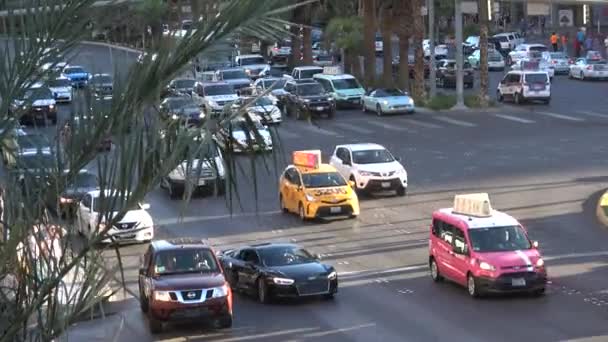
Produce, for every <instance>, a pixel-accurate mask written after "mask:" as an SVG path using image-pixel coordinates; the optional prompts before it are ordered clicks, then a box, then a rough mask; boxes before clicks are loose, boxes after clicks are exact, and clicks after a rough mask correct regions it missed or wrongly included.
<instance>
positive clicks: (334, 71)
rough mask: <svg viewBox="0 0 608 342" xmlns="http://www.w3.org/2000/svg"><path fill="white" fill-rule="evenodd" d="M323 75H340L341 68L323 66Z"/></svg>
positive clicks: (337, 66)
mask: <svg viewBox="0 0 608 342" xmlns="http://www.w3.org/2000/svg"><path fill="white" fill-rule="evenodd" d="M323 73H324V74H326V75H341V74H342V68H340V66H339V65H332V66H325V67H323Z"/></svg>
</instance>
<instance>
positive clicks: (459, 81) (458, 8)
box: [454, 0, 465, 109]
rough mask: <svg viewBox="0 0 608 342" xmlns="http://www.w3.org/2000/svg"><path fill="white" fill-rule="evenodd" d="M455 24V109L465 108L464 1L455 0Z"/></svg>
mask: <svg viewBox="0 0 608 342" xmlns="http://www.w3.org/2000/svg"><path fill="white" fill-rule="evenodd" d="M454 12H455V13H454V14H455V24H456V106H455V107H454V108H455V109H462V108H465V106H464V89H463V80H464V71H463V69H462V68H463V64H464V61H463V55H462V54H463V51H462V0H455V4H454Z"/></svg>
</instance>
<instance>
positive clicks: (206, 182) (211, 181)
mask: <svg viewBox="0 0 608 342" xmlns="http://www.w3.org/2000/svg"><path fill="white" fill-rule="evenodd" d="M224 182H225V181H224V179H220V180H219V181H218V179H217V178H201V179H199V180H198V184H196V189H201V188H209V189H213V188H215V187H216V184H217V185H219V186H220V187H223V186H224ZM169 183H171V186H173V187H175V188H176V190H177V191H184V190H185V188H186V181H184V180H183V179H169ZM193 185H194V184H193Z"/></svg>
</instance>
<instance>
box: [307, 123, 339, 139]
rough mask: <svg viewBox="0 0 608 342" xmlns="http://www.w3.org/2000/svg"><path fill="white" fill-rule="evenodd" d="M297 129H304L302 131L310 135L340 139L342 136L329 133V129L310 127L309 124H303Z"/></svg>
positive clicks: (332, 132)
mask: <svg viewBox="0 0 608 342" xmlns="http://www.w3.org/2000/svg"><path fill="white" fill-rule="evenodd" d="M298 128H301V129H304V130H306V131H309V132H311V133H318V134H324V135H331V136H334V137H341V136H342V135H341V134H339V133H337V132H334V131H331V130H329V129H325V128H321V127H318V126H315V125H312V124H309V123H303V124H302V125H299V126H298Z"/></svg>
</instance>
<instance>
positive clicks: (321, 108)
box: [315, 107, 324, 110]
mask: <svg viewBox="0 0 608 342" xmlns="http://www.w3.org/2000/svg"><path fill="white" fill-rule="evenodd" d="M323 109H324V108H323V107H315V110H323Z"/></svg>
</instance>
